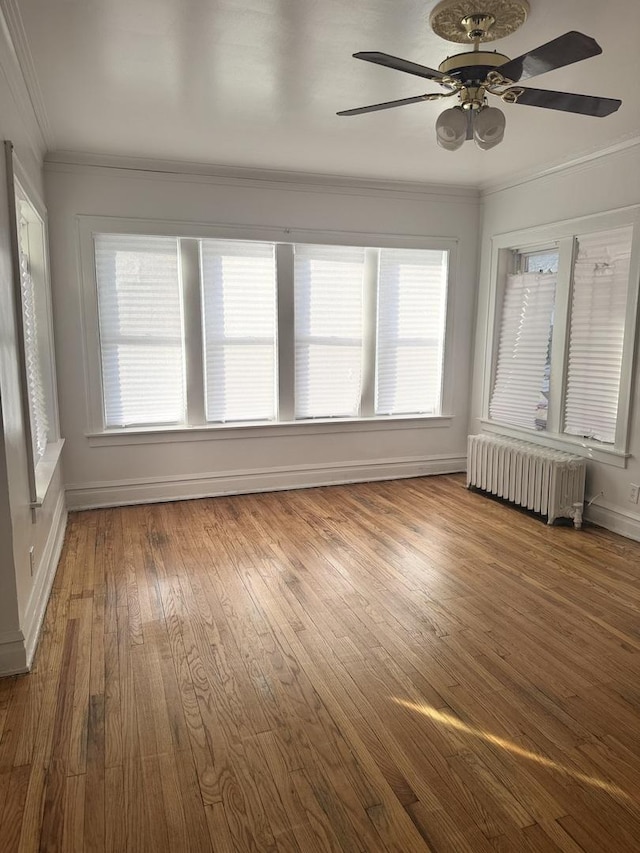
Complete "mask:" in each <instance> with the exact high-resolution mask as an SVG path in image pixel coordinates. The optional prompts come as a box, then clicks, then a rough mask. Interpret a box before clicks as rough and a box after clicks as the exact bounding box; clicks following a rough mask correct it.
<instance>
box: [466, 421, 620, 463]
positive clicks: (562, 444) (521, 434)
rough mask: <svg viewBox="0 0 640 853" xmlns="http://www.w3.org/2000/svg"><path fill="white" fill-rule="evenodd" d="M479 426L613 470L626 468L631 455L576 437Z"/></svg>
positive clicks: (492, 424)
mask: <svg viewBox="0 0 640 853" xmlns="http://www.w3.org/2000/svg"><path fill="white" fill-rule="evenodd" d="M480 424H481V426H482V429H483V430H485V431H486V432H492V433H497V434H498V435H507V436H509V437H511V438H520V439H522V440H523V441H530V442H531V443H532V444H539V445H541V446H542V447H551V448H553V449H554V450H564V451H565V453H575V454H576V456H585V457H586V458H587V459H590V460H591V461H592V462H601V463H602V464H604V465H613V466H614V467H615V468H626V467H627V459H628V458H629V456H630V455H631V454H629V453H625V452H624V451H623V450H618V449H616V448H614V447H605V446H603V445H601V444H598V443H597V442H590V441H588V440H587V439H582V438H578V437H577V436H569V435H563V436H557V435H552V434H551V433H546V432H535V431H534V430H528V429H523V428H521V427H513V426H507V425H505V424H499V423H496V422H495V421H489V420H484V419H481V420H480Z"/></svg>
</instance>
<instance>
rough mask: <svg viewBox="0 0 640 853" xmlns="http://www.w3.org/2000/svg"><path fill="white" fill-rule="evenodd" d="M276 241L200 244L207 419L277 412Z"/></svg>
mask: <svg viewBox="0 0 640 853" xmlns="http://www.w3.org/2000/svg"><path fill="white" fill-rule="evenodd" d="M274 249H275V247H274V245H273V244H272V243H242V242H231V241H228V242H223V241H221V240H203V241H202V242H201V244H200V253H201V265H202V294H203V295H202V298H203V326H204V353H205V385H206V392H205V393H206V415H207V421H220V422H225V421H249V420H252V421H261V420H267V421H270V420H273V419H274V418H275V417H276V265H275V251H274Z"/></svg>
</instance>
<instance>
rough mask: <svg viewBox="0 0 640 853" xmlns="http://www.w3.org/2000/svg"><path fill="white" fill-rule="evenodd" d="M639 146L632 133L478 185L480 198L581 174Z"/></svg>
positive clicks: (635, 135)
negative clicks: (549, 179) (592, 148)
mask: <svg viewBox="0 0 640 853" xmlns="http://www.w3.org/2000/svg"><path fill="white" fill-rule="evenodd" d="M636 146H640V136H638V135H637V133H634V134H632V135H630V136H627V137H625V138H623V139H620V140H618V141H617V142H615V143H613V144H612V145H608V146H607V147H606V148H599V149H597V150H595V151H586V152H584V153H582V154H581V155H579V156H578V157H574V158H573V159H572V160H569V161H567V160H563V161H560V162H556V163H550V164H547V165H546V166H543V167H542V168H537V169H533V170H530V171H527V172H519V173H517V172H516V173H515V174H512V175H511V176H510V177H507V178H504V179H499V180H496V181H487V182H485V183H480V185H479V190H480V196H481V198H483V199H484V198H486V197H487V196H489V195H493V194H495V193H499V192H502V191H504V190H508V189H514V188H516V187H520V186H522V185H523V184H529V183H531V182H533V181H537V180H540V179H541V178H554V179H555V178H557V177H558V176H563V177H564V176H566V175H568V174H571V173H576V172H581V171H583V170H584V169H590V168H593V166H594V165H597V164H596V163H595V161H597V160H601V159H605V158H606V157H612V156H615V155H616V154H620V153H623V152H625V151H627V150H628V149H629V148H634V147H636Z"/></svg>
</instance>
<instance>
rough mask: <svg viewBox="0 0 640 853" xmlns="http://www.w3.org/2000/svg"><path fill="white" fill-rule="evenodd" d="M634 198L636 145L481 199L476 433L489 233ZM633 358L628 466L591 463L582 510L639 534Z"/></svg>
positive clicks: (637, 190) (639, 403) (638, 402)
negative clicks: (587, 502)
mask: <svg viewBox="0 0 640 853" xmlns="http://www.w3.org/2000/svg"><path fill="white" fill-rule="evenodd" d="M638 203H640V144H634V145H630V146H628V147H625V148H622V149H621V150H618V151H616V152H614V153H610V154H607V155H605V156H601V157H598V158H596V159H593V160H591V161H589V162H586V163H583V164H581V165H580V166H575V167H570V168H567V169H565V170H561V171H558V172H556V173H554V174H549V175H546V176H542V177H539V178H537V179H534V180H527V181H524V182H522V183H518V184H517V185H515V186H512V187H509V188H506V189H501V190H497V191H494V192H488V193H486V194H485V196H484V198H483V215H482V237H481V263H480V283H479V295H478V316H477V324H476V348H475V359H474V376H473V406H472V409H473V419H472V423H471V432H478V431H479V428H480V427H479V423H478V420H477V418H478V417H480V413H481V410H482V408H481V407H482V401H481V394H482V372H483V365H484V359H485V337H486V336H485V330H486V327H487V311H488V298H489V288H490V264H491V239H492V237H494V236H495V235H497V234H501V233H506V232H510V231H515V230H519V229H523V228H529V227H534V226H538V225H543V224H547V223H552V222H559V221H562V220H566V219H574V218H577V217H580V216H587V215H589V214H596V213H603V212H605V211H609V210H615V209H618V208H622V207H627V206H629V205H634V204H638ZM638 360H639V348H638V347H636V356H635V394H634V404H633V408H632V415H631V429H630V435H631V443H630V448H629V450H630V453H631V457H630V458H629V460H628V463H627V467H626V468H625V469H620V468H616V467H613V466H611V465H606V464H603V463H599V462H592V461H589V462H588V465H587V468H588V480H587V491H588V495H596V494H597V493H598V492H600V491H602V492H604V496H603V497H601V498H598V499H597V501H596V502H595V503H594V504H593V506H592V507H591V508H590V509H589V510H588V512H587V518H591V519H592V520H594V521H596V522H597V523H598V524H601V525H603V526H605V527H608V528H610V529H612V530H615V531H617V532H619V533H622V534H624V535H626V536H631V537H633V538H634V539H640V509H639V508H638V506H637V505H635V504H631V503H629V500H628V496H629V485H630V483H640V389H639V388H638V384H639V381H640V370H638Z"/></svg>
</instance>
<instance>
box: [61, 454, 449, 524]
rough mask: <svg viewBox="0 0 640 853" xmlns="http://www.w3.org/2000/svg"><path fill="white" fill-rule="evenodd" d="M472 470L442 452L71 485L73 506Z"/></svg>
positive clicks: (116, 504) (227, 493)
mask: <svg viewBox="0 0 640 853" xmlns="http://www.w3.org/2000/svg"><path fill="white" fill-rule="evenodd" d="M465 470H466V455H463V454H460V455H457V454H437V455H431V456H425V457H413V458H403V459H378V460H375V461H362V462H349V463H344V462H336V463H329V464H325V465H294V466H289V467H280V468H268V469H266V470H265V469H247V470H237V471H225V472H224V473H220V474H215V473H207V474H198V475H195V476H190V477H180V476H175V477H146V478H140V479H136V480H119V481H107V482H102V483H86V484H73V483H71V484H69V485H67V505H68V507H69V509H70V510H79V509H96V508H98V507H107V506H126V505H128V504H138V503H156V502H159V501H175V500H187V499H189V498H207V497H219V496H221V495H239V494H248V493H251V492H271V491H281V490H284V489H307V488H312V487H315V486H333V485H340V484H345V483H363V482H371V481H373V480H395V479H401V478H406V477H423V476H425V475H429V474H454V473H457V472H459V471H465Z"/></svg>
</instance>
